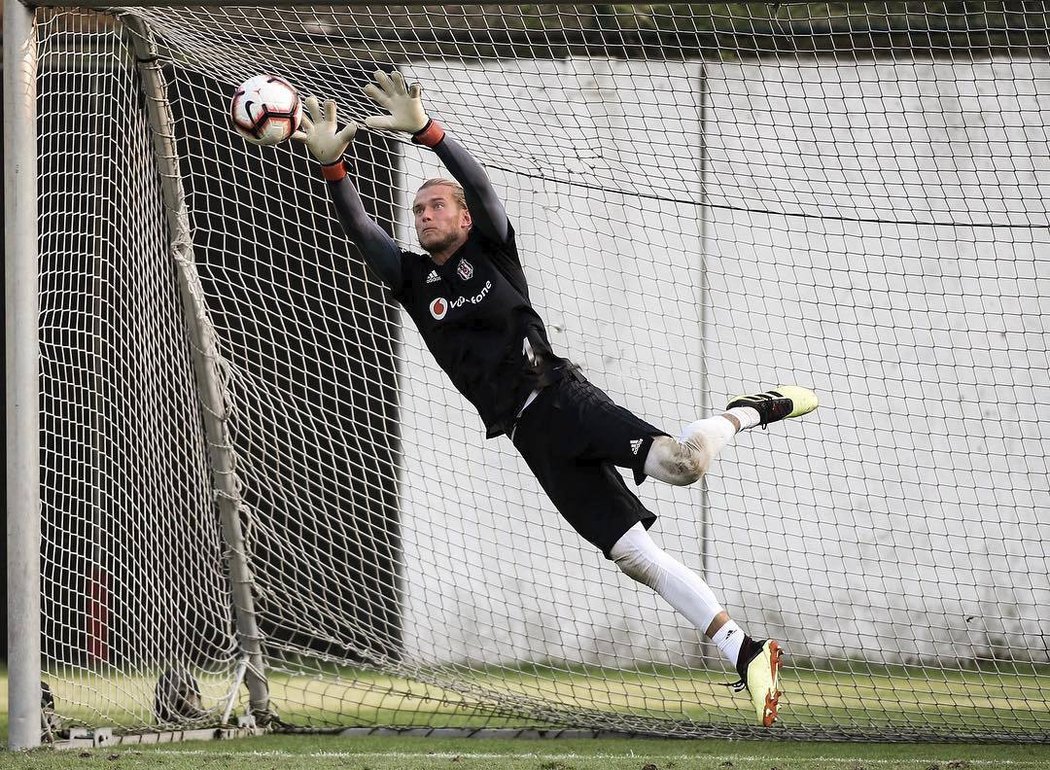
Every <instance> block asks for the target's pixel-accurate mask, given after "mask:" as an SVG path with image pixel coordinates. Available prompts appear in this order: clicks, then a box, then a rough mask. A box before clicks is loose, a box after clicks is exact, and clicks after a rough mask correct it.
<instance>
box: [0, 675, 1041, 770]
mask: <svg viewBox="0 0 1050 770" xmlns="http://www.w3.org/2000/svg"><path fill="white" fill-rule="evenodd" d="M586 673H587V672H583V671H577V672H562V673H561V674H559V675H557V676H552V675H551V674H550V673H549V672H548V673H544V672H541V671H540V670H535V669H533V670H528V669H525V670H520V671H517V672H511V671H506V670H504V671H503V672H501V681H502V684H503V685H504V686H505V687H509V688H511V689H516V690H519V691H521V692H524V693H530V692H534V691H535V690H536V689H537V688H543V690H544V692H545V694H547V695H548V696H549V695H551V694H552V693H554V694H558V693H565V692H570V691H571V690H572V688H573V685H574V684H575V685H577V686H578V685H580V684H581V680H583V679H587V680H588V681H587V685H588V687H582V688H580V689H581V690H582V692H584V693H586V694H587V697H590V698H594V697H597V698H599V699H600V698H610V699H611V700H610V701H609V702H610V703H612V705H613V708H615V709H619V710H623V711H624V712H625V713H626V712H627V711H629V704H630V702H631V701H632V700H633V699H634V698H635V697H636V696H637V695H638V694H639V693H641V692H645V691H650V692H651V691H652V689H659V690H661V692H662V693H663V696H662V697H666V698H673V697H676V693H677V689H681V690H682V692H681V694H680V695H681V697H686V696H688V697H691V698H693V699H696V697H697V694H700V695H701V698H699V700H700V701H701V703H699V704H698V705H694V706H693V709H694V712H695V715H696V716H697V717H703V716H705V715H706V716H708V717H712V718H715V717H717V721H719V723H721V724H723V725H724V724H730V723H739V724H742V723H743V720H745V719H746V718H747V715H746V712H745V711H744V709H745V708H746V700H744V699H742V697H741V696H732V695H730V694H728V693H727V692H726V691H725V688H718V689H717V691H716V690H715V687H716V684H715V681H716V680H717V679H718V677H717V676H709V675H706V674H705V675H696V676H695V677H693V678H689V677H685V676H683V672H682V671H679V670H674V671H668V670H663V669H653V670H651V671H640V672H633V673H625V674H624V675H622V676H617V677H616V680H615V681H611V682H607V683H606V685H605V686H604V689H603V692H602V694H601V695H598V696H595V694H594V693H593V691H592V688H593V687H594V685H595V682H596V681H600V680H597V679H596V678H590V677H586V676H585V674H586ZM906 673H907V672H903V671H896V670H890V669H886V670H880V671H869V672H867V676H866V677H865V678H864V679H863V680H862V681H864V685H863V686H864V688H866V690H867V691H868V692H869V693H870V694H871V695H878V696H879V699H878V702H879V703H881V704H883V705H881V706H879V707H878V708H877V709H875V710H872V711H870V713H868V712H865V714H866V716H869V717H877V718H880V719H885V720H887V721H888V722H890V723H892V724H897V725H903V724H907V722H908V720H909V719H911V718H914V719H915V720H919V721H921V720H922V719H923V718H924V717H929V716H931V714H934V712H935V707H936V703H938V702H939V701H941V700H951V699H953V698H955V699H958V698H962V699H963V700H964V701H965V703H966V704H967V707H966V709H965V713H964V714H962V716H960V715H959V714H960V712H958V709H957V710H956V717H957V718H959V719H963V721H964V728H966V729H970V728H974V727H981V726H982V725H981V724H980V722H981V721H982V720H989V721H985V722H984V725H983V726H984V727H985V728H993V727H994V726H995V725H997V724H1002V723H1003V720H1002V716H1003V714H1002V713H1001V712H1003V711H1004V710H1005V711H1006V712H1009V711H1010V708H1009V706H1010V698H1011V697H1015V696H1017V695H1018V694H1019V693H1020V692H1021V691H1023V690H1024V689H1025V688H1026V687H1029V686H1031V687H1032V690H1030V691H1029V692H1028V695H1027V700H1026V701H1024V702H1023V703H1022V705H1023V706H1024V708H1023V709H1019V710H1018V713H1017V714H1015V715H1013V716H1011V720H1013V721H1011V722H1010V724H1022V725H1023V724H1024V723H1025V720H1033V722H1032V723H1033V725H1034V732H1035V733H1037V734H1041V735H1043V736H1046V735H1047V733H1048V731H1047V721H1046V714H1047V710H1048V708H1050V707H1048V705H1047V702H1046V698H1044V697H1041V696H1040V695H1039V693H1040V692H1041V689H1040V688H1039V686H1038V685H1039V684H1041V683H1042V682H1045V675H1043V674H1042V673H1038V674H1037V675H1035V676H1033V678H1032V680H1031V681H1029V680H1028V679H1027V678H1024V680H1023V681H1019V680H1018V679H1016V678H1015V677H1012V676H1011V677H1005V678H1001V677H994V676H988V675H987V674H984V675H982V674H979V673H976V672H975V673H973V674H972V675H971V674H969V673H962V674H953V675H952V676H950V677H940V678H937V679H936V680H935V681H931V680H928V679H926V678H921V677H915V676H914V675H913V676H911V677H908V676H906V675H905V674H906ZM342 675H343V678H342V680H341V681H339V678H338V677H332V678H328V677H326V681H327V682H328V684H322V683H321V682H319V681H317V680H313V679H308V678H291V677H280V676H275V677H274V678H273V679H272V680H271V684H272V685H273V686H274V692H275V695H278V696H280V695H282V694H283V693H282V690H287V691H288V694H289V695H291V694H293V693H294V694H295V695H297V696H298V697H301V698H303V700H304V702H305V703H307V704H309V705H308V706H306V707H304V708H303V709H302V710H301V711H300V712H298V714H297V715H298V716H299V717H301V718H302V719H303V720H304V721H305V720H307V719H315V718H317V717H319V716H320V715H321V714H322V713H323V708H324V706H325V703H326V702H328V703H332V702H334V701H333V700H332V699H342V698H344V697H348V696H350V697H361V696H363V697H364V703H365V704H366V705H365V708H364V710H363V711H362V712H359V713H358V717H359V718H360V723H368V722H369V721H370V720H372V719H374V718H378V717H383V719H381V720H380V721H390V722H394V721H398V720H397V719H390V717H400V720H401V721H403V722H416V723H422V722H427V721H429V722H430V723H431V724H435V725H436V724H449V723H452V722H458V723H459V724H470V723H471V722H472V720H473V721H474V722H477V720H478V719H479V717H477V716H475V717H470V716H459V717H456V716H454V715H453V714H451V713H443V710H444V709H448V708H449V706H448V704H443V703H442V699H443V698H444V697H446V695H447V694H442V692H441V691H440V689H437V688H433V687H427V686H425V685H406V683H404V682H402V681H399V680H394V679H390V678H388V677H381V676H378V675H375V674H364V673H362V672H350V671H343V672H342ZM495 675H496V672H483V673H480V674H479V672H474V676H476V677H479V681H482V680H485V679H488V678H494V677H495ZM672 675H673V676H672ZM333 679H334V680H335V681H336V682H337V683H336V684H333ZM1004 682H1005V684H1004ZM489 683H490V684H492V683H493V682H489ZM6 685H7V682H6V676H3V675H2V672H0V696H2V697H3V705H2V706H0V708H3V709H4V711H3V712H2V713H0V729H2V730H3V736H4V738H6V735H7V714H6ZM143 686H145V681H143V682H139V681H137V680H134V681H132V680H128V681H124V682H121V683H120V684H119V686H118V687H117V688H116V689H118V690H119V691H121V692H125V693H127V692H131V691H137V690H138V689H141V688H142V687H143ZM857 687H858V684H857V681H856V680H852V681H851V680H849V679H847V678H846V677H844V676H843V675H842V674H841V673H835V672H814V671H798V670H796V671H794V672H792V684H791V688H790V689H789V692H791V693H792V697H791V701H792V702H791V703H788V704H786V705H787V706H788V708H786V710H785V713H784V721H785V722H787V723H789V724H790V725H792V726H794V727H799V726H802V725H804V724H805V723H807V722H809V721H811V720H812V722H813V723H818V722H819V723H822V724H824V725H827V724H828V720H834V719H836V715H837V714H841V715H842V717H843V719H846V718H850V719H852V720H853V722H854V723H856V722H857V721H858V720H857V715H856V713H853V714H852V715H851V714H850V711H849V708H848V703H847V702H848V700H849V698H850V697H852V693H854V692H856V689H857ZM708 688H709V689H710V698H712V699H714V700H709V699H708V696H707V695H706V694H705V693H707V692H708ZM1015 688H1020V689H1015ZM56 690H58V691H59V693H60V692H61V686H56ZM578 694H579V693H577V695H578ZM59 697H60V698H61V695H60V696H59ZM451 697H452V698H455V697H459V696H451ZM617 699H622V702H621V701H620V700H617ZM695 702H696V701H695V700H694V703H695ZM886 704H896V705H897V707H898V708H899V709H900V710H899V711H897V712H894V711H893V710H892V709H891V708H889V707H888V706H887V705H886ZM399 708H400V711H399V710H398V709H399ZM329 715H331V711H329ZM285 716H286V715H285ZM1018 720H1020V722H1019V721H1018ZM941 721H942V723H943V719H942V720H941ZM831 723H832V724H834V722H833V721H832V722H831ZM490 726H491V725H490ZM871 728H872V730H876V729H877V723H875V722H873V723H871ZM92 767H100V768H101V767H105V768H121V770H139V769H141V770H165V769H166V768H173V769H178V770H182V769H183V768H185V769H186V770H189V769H191V768H216V769H218V768H229V769H230V770H240V769H241V768H243V769H244V770H269V769H270V768H274V770H276V769H277V768H280V769H281V770H299V769H300V768H301V769H302V770H307V769H308V770H317V769H318V768H340V770H365V769H367V770H423V769H424V768H425V769H426V770H432V769H434V768H437V769H438V770H444V769H445V768H447V770H474V769H476V770H628V769H630V770H985V769H988V770H991V769H992V768H1005V769H1007V770H1010V769H1014V770H1037V769H1039V770H1041V769H1044V768H1046V769H1048V770H1050V745H1008V744H1002V745H980V744H972V743H971V744H936V745H931V744H872V743H856V742H854V743H849V742H845V743H831V742H817V741H800V740H712V739H692V740H684V739H674V740H651V739H583V740H579V739H506V740H493V739H462V738H438V737H428V738H420V737H409V736H390V737H386V736H364V737H347V736H334V735H332V736H317V735H309V736H306V735H267V736H263V737H259V738H248V739H237V740H226V741H208V742H203V741H186V742H182V743H165V744H160V745H116V746H110V747H107V748H101V749H91V750H86V749H73V750H63V751H57V750H54V749H50V748H43V749H38V750H34V751H32V752H28V753H9V754H6V755H5V754H0V768H55V769H56V770H57V769H60V768H61V769H65V768H92Z"/></svg>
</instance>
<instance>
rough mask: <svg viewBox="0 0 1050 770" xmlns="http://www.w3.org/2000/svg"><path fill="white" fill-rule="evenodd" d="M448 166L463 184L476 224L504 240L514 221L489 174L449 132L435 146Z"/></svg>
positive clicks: (486, 233)
mask: <svg viewBox="0 0 1050 770" xmlns="http://www.w3.org/2000/svg"><path fill="white" fill-rule="evenodd" d="M434 152H435V153H437V156H438V157H439V158H441V162H442V163H444V164H445V168H447V169H448V170H449V173H450V174H452V176H453V177H455V179H456V181H457V182H459V183H460V184H461V185H463V192H464V193H465V194H466V198H467V208H469V209H470V214H471V217H472V218H473V220H474V226H475V227H477V228H478V229H479V230H480V231H481V232H482V233H484V234H485V235H487V236H488V237H489V238H492V239H494V240H496V241H498V242H500V243H503V242H505V241H506V240H507V238H508V236H509V235H510V221H509V220H508V219H507V212H506V210H505V209H504V208H503V203H502V202H501V201H500V199H499V196H497V195H496V191H495V189H494V188H493V187H492V182H490V181H489V177H488V174H486V173H485V169H483V168H482V167H481V164H480V163H478V162H477V161H476V160H475V159H474V157H473V156H472V155H471V154H470V153H469V152H468V151H467V150H466V148H464V147H463V145H461V144H460V143H459V142H457V141H456V140H455V139H453V138H452V137H451V136H448V135H447V134H446V135H445V136H444V138H443V139H442V140H441V141H440V142H439V143H438V144H436V145H435V146H434Z"/></svg>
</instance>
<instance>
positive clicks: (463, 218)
mask: <svg viewBox="0 0 1050 770" xmlns="http://www.w3.org/2000/svg"><path fill="white" fill-rule="evenodd" d="M412 214H413V215H414V216H415V221H416V236H417V237H418V238H419V245H420V246H422V247H423V248H424V249H426V250H427V251H429V252H430V253H431V254H434V253H435V252H436V253H438V254H447V253H451V252H452V251H455V249H457V248H459V246H460V244H462V243H463V242H464V241H466V239H467V234H468V233H469V232H470V226H471V219H470V212H469V211H468V210H467V209H465V208H463V207H462V206H460V205H459V203H457V202H456V199H455V196H454V194H453V190H452V188H451V187H449V186H447V185H434V186H432V187H424V188H423V189H422V190H420V191H419V192H417V193H416V199H415V201H414V202H413V204H412Z"/></svg>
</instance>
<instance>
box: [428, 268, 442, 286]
mask: <svg viewBox="0 0 1050 770" xmlns="http://www.w3.org/2000/svg"><path fill="white" fill-rule="evenodd" d="M440 280H441V276H440V275H438V273H437V270H431V271H430V275H428V276H427V283H437V282H438V281H440Z"/></svg>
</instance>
